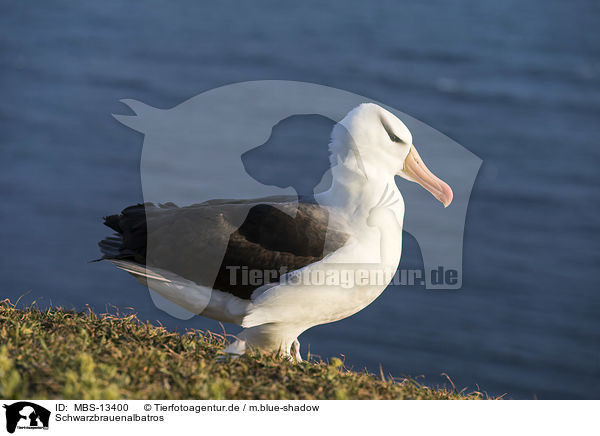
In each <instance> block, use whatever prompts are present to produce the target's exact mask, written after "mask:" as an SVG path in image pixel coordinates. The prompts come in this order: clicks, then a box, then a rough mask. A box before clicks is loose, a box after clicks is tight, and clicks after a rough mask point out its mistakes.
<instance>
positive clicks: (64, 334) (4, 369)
mask: <svg viewBox="0 0 600 436" xmlns="http://www.w3.org/2000/svg"><path fill="white" fill-rule="evenodd" d="M225 342H226V339H225V338H224V337H223V336H221V335H216V334H214V333H210V332H202V331H199V330H191V331H187V332H186V333H184V334H180V333H176V332H169V331H168V330H166V329H165V328H162V327H156V326H154V325H152V324H150V323H142V322H141V321H139V320H138V319H137V317H136V316H135V315H132V314H129V315H120V314H118V313H117V314H103V315H100V316H98V315H96V314H94V313H93V312H91V311H87V312H73V311H66V310H63V309H60V308H53V309H46V310H42V309H39V308H37V307H35V306H33V307H29V308H26V309H23V310H21V309H17V308H16V307H15V305H14V304H12V303H10V302H9V301H8V300H5V301H2V302H0V397H2V398H11V399H24V398H27V399H56V398H63V399H122V398H128V399H150V398H151V399H243V400H251V399H288V400H289V399H481V398H485V395H483V394H481V393H478V392H473V393H468V394H466V393H464V392H457V391H450V390H447V389H431V388H429V387H426V386H422V385H421V384H419V383H417V382H415V381H414V380H410V379H403V380H399V381H397V380H393V379H391V378H387V379H386V378H385V377H384V376H383V375H382V376H379V377H376V376H374V375H372V374H368V373H366V372H362V373H357V372H353V371H350V370H347V369H346V368H344V366H343V363H342V361H341V360H340V359H337V358H332V359H330V360H329V362H322V361H315V360H314V359H311V361H308V362H302V363H299V364H297V363H293V362H289V361H287V360H284V359H281V358H278V357H277V356H273V355H270V354H265V353H260V352H257V351H252V352H251V353H250V354H249V355H246V356H242V357H240V358H238V359H233V360H232V359H226V360H219V359H218V357H219V356H220V355H221V352H220V351H221V350H222V349H223V347H224V344H225Z"/></svg>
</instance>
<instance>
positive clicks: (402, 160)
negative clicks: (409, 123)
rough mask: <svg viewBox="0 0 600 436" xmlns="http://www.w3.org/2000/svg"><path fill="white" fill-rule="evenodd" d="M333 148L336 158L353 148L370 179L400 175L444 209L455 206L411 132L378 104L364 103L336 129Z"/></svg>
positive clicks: (356, 162) (443, 183)
mask: <svg viewBox="0 0 600 436" xmlns="http://www.w3.org/2000/svg"><path fill="white" fill-rule="evenodd" d="M330 148H331V151H332V153H333V154H334V155H335V154H336V153H337V154H338V155H339V154H340V153H341V152H342V148H346V149H348V148H349V149H350V150H351V151H352V152H353V153H352V154H353V156H352V157H351V159H352V160H353V161H354V160H355V162H354V164H355V165H356V167H358V169H360V170H361V171H362V172H364V173H365V174H366V176H367V178H369V177H372V176H384V177H385V176H388V175H389V176H393V175H398V176H400V177H403V178H404V179H406V180H410V181H411V182H416V183H418V184H419V185H421V186H422V187H423V188H425V189H426V190H428V191H429V192H430V193H431V194H432V195H433V196H434V197H435V198H437V199H438V200H439V201H441V202H442V204H443V205H444V207H447V206H448V205H449V204H450V203H451V202H452V197H453V194H452V189H451V188H450V186H448V184H447V183H445V182H444V181H442V180H440V179H439V178H438V177H436V176H435V175H434V174H433V173H432V172H431V171H429V169H428V168H427V166H425V164H424V163H423V160H422V159H421V157H420V156H419V153H418V152H417V149H416V148H415V146H414V145H413V138H412V134H411V133H410V130H408V128H407V127H406V126H405V125H404V123H403V122H402V121H401V120H400V119H398V117H396V116H395V115H393V114H392V113H391V112H389V111H387V110H385V109H383V108H382V107H380V106H378V105H376V104H373V103H363V104H361V105H360V106H357V107H356V108H354V109H353V110H351V111H350V112H349V113H348V114H347V115H346V116H345V117H344V119H343V120H341V121H340V122H339V123H338V124H337V125H336V127H335V128H334V129H333V132H332V142H331V145H330Z"/></svg>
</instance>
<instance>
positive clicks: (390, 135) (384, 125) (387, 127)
mask: <svg viewBox="0 0 600 436" xmlns="http://www.w3.org/2000/svg"><path fill="white" fill-rule="evenodd" d="M381 124H382V125H383V128H384V129H385V131H386V133H387V134H388V136H389V137H390V141H392V142H397V143H398V144H406V142H404V141H403V140H402V139H400V138H398V136H396V135H395V134H394V132H392V129H391V128H390V126H389V125H388V123H386V122H385V120H384V119H383V118H381Z"/></svg>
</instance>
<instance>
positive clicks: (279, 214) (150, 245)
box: [99, 197, 348, 299]
mask: <svg viewBox="0 0 600 436" xmlns="http://www.w3.org/2000/svg"><path fill="white" fill-rule="evenodd" d="M294 200H295V199H291V198H290V197H269V198H263V199H257V200H211V201H208V202H205V203H201V204H196V205H192V206H187V207H177V206H176V205H174V204H172V203H169V204H165V205H158V206H156V205H154V204H151V203H146V204H144V205H141V204H140V205H137V206H131V207H128V208H126V209H125V210H123V212H121V214H120V215H112V216H109V217H107V218H106V219H105V224H106V225H107V226H108V227H110V228H112V229H113V230H115V231H116V232H117V233H116V235H114V236H110V237H108V238H106V239H104V240H102V241H101V242H100V243H99V245H100V249H101V250H102V253H103V255H104V256H103V258H104V259H110V260H115V259H118V260H123V261H129V262H135V263H137V264H141V265H147V266H148V267H149V268H151V267H158V268H161V269H163V270H168V271H170V272H173V273H175V274H177V275H179V276H181V277H183V278H185V279H188V280H191V281H193V282H195V283H197V284H199V285H203V286H207V287H211V288H213V289H218V290H221V291H224V292H228V293H230V294H233V295H235V296H237V297H239V298H243V299H250V296H251V295H252V292H253V291H254V290H255V289H256V288H257V287H259V286H262V285H263V284H266V283H269V282H276V281H278V280H279V277H280V275H281V274H285V273H286V272H289V271H293V270H296V269H299V268H302V267H304V266H306V265H309V264H311V263H313V262H317V261H319V260H321V259H322V258H323V257H325V256H326V255H327V254H329V253H331V252H332V251H335V250H336V249H338V248H339V247H341V246H342V245H344V243H345V242H346V240H347V239H348V235H347V234H346V233H343V232H340V231H335V230H333V229H329V228H328V224H329V212H328V211H327V210H326V209H324V208H323V207H321V206H319V205H318V204H314V203H303V202H299V203H297V207H298V208H297V213H296V214H295V216H290V214H292V213H293V212H294V211H295V208H296V202H295V201H294ZM282 209H283V210H286V211H288V212H289V213H290V214H288V213H285V212H283V211H282ZM243 217H245V219H243ZM240 223H241V224H240ZM251 271H256V272H251Z"/></svg>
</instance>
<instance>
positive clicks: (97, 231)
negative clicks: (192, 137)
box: [0, 0, 600, 398]
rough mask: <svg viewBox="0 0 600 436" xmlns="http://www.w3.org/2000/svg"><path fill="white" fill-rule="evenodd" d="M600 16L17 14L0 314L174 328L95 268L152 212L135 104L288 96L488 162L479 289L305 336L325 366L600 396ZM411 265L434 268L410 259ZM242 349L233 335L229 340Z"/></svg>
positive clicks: (380, 303)
mask: <svg viewBox="0 0 600 436" xmlns="http://www.w3.org/2000/svg"><path fill="white" fill-rule="evenodd" d="M599 24H600V4H598V3H597V2H594V1H592V0H576V1H573V2H560V1H557V0H551V1H542V0H537V1H531V2H527V3H524V2H519V1H516V0H509V1H505V2H492V1H474V0H472V1H470V0H469V1H468V0H461V1H457V2H453V3H452V4H451V5H450V4H449V3H447V2H442V1H439V0H438V1H432V2H427V3H426V4H425V3H419V4H416V3H415V4H413V3H408V2H391V1H390V2H388V3H383V4H379V5H377V6H375V5H370V4H368V3H365V2H358V1H349V2H344V3H341V2H340V3H339V4H323V3H320V2H313V1H307V2H297V3H296V4H293V5H285V4H284V3H282V2H275V1H273V2H260V3H252V4H241V5H240V4H235V5H234V4H233V3H230V2H227V1H225V2H220V3H218V4H211V5H198V4H197V3H196V2H192V1H185V2H179V3H178V4H177V5H174V4H172V3H170V2H166V1H158V0H154V1H149V2H145V3H144V5H143V6H142V5H141V4H140V5H134V4H121V3H120V2H116V1H112V0H110V1H105V2H93V3H87V4H83V3H81V4H80V3H72V2H66V1H65V2H60V1H59V2H53V3H52V4H50V3H45V2H37V3H28V4H24V3H22V2H17V1H5V2H3V3H2V5H1V6H0V91H1V93H0V95H1V96H2V98H1V99H0V204H1V207H0V248H1V250H2V251H1V253H2V255H1V260H0V277H2V286H1V289H2V295H1V297H2V298H5V297H6V298H11V299H12V300H13V301H14V300H16V299H17V298H19V296H21V295H23V294H26V296H25V297H24V298H23V301H25V302H30V301H32V300H38V302H39V304H40V305H47V304H51V303H52V304H54V305H62V306H66V307H74V308H77V309H81V308H83V307H85V305H90V306H91V307H92V308H94V309H95V310H97V311H104V310H106V309H107V308H110V307H111V306H113V305H115V306H117V307H119V308H121V309H125V308H127V307H132V308H134V309H135V311H136V312H137V313H138V315H139V316H140V318H142V319H149V320H152V321H156V322H161V323H162V324H163V325H166V326H168V327H169V328H178V329H185V328H192V327H193V328H201V329H205V328H210V329H215V330H217V331H220V329H221V327H220V326H219V325H218V323H216V322H213V321H210V320H205V319H202V318H199V317H196V318H193V319H192V320H189V321H181V320H177V319H173V318H171V317H169V316H167V315H166V314H164V313H162V312H160V311H159V310H158V309H156V308H155V307H154V305H153V304H152V303H151V301H150V299H149V297H148V295H147V291H145V290H144V288H142V287H141V286H139V285H137V284H136V283H135V281H134V280H133V279H132V278H131V277H129V276H128V275H126V274H124V273H121V272H118V271H116V270H115V269H114V268H113V267H112V266H111V265H108V264H102V263H93V264H90V263H87V261H88V260H90V259H95V258H97V257H98V250H97V247H96V243H97V241H98V240H100V239H101V238H103V237H104V236H105V235H107V234H108V233H109V231H108V229H106V228H104V227H103V226H102V224H101V217H102V216H104V215H107V214H110V213H115V212H118V211H120V210H121V209H122V208H124V207H125V206H127V205H130V204H134V203H136V202H139V201H141V200H142V192H141V184H140V175H139V160H140V153H141V147H142V142H143V138H142V136H141V135H140V134H139V133H136V132H134V131H132V130H130V129H128V128H126V127H124V126H123V125H120V124H119V123H118V122H117V121H116V120H114V119H113V118H112V117H111V115H110V114H111V113H126V110H124V107H123V106H122V104H121V103H119V100H120V99H123V98H133V99H136V100H140V101H144V102H146V103H148V104H150V105H152V106H155V107H160V108H169V107H172V106H174V105H176V104H179V103H181V102H182V101H184V100H186V99H188V98H190V97H192V96H194V95H196V94H198V93H200V92H202V91H205V90H209V89H212V88H215V87H217V86H222V85H225V84H228V83H233V82H239V81H247V80H262V79H285V80H298V81H307V82H315V83H319V84H323V85H329V86H333V87H336V88H342V89H346V90H349V91H352V92H355V93H357V94H361V95H365V96H368V97H370V98H373V99H375V100H379V101H382V102H384V103H386V104H388V105H390V106H393V107H395V108H398V109H400V110H402V111H404V112H406V113H408V114H410V115H412V116H414V117H416V118H418V119H420V120H422V121H424V122H426V123H427V124H429V125H431V126H433V127H435V128H436V129H437V130H439V131H441V132H443V133H445V134H446V135H448V136H449V137H451V138H453V139H454V140H456V141H457V142H459V143H460V144H462V145H464V146H465V147H467V148H468V149H470V150H471V151H472V152H473V153H475V154H477V155H478V156H479V157H481V158H482V159H483V166H482V168H481V171H480V173H479V176H478V178H477V180H476V183H475V186H474V189H473V194H472V198H471V201H470V204H469V210H468V214H467V226H466V230H465V246H464V274H463V284H464V286H463V289H462V290H460V291H425V290H424V289H423V288H422V287H417V286H415V287H402V288H390V289H388V290H387V291H386V292H385V293H384V294H383V295H382V296H381V297H380V298H379V299H378V300H377V301H376V302H375V303H373V304H372V305H371V306H369V307H368V308H367V309H365V310H364V311H362V312H360V313H359V314H357V315H355V316H353V317H351V318H349V319H346V320H344V321H341V322H338V323H335V324H331V325H326V326H320V327H316V328H314V329H312V330H310V331H308V332H307V333H305V334H304V335H303V336H302V337H301V342H302V344H303V352H304V353H306V351H307V349H308V346H310V351H311V353H313V354H317V355H320V356H323V357H330V356H338V355H340V354H343V355H344V356H346V363H347V365H348V366H353V367H354V368H355V369H362V368H363V367H365V366H366V367H367V368H369V369H370V370H372V371H377V372H378V371H379V365H380V364H381V365H382V367H383V370H384V372H387V373H391V374H392V375H394V376H402V375H411V376H413V377H414V376H421V375H422V376H424V381H425V382H426V383H428V384H431V385H438V384H443V383H445V380H446V379H445V378H444V377H443V376H442V375H441V374H442V373H447V374H448V375H449V376H450V377H451V378H452V380H453V382H454V383H455V384H456V385H457V386H458V387H460V388H462V387H469V388H470V389H476V388H477V387H479V388H480V389H481V390H485V391H487V392H489V393H491V394H502V393H507V394H508V397H510V398H534V397H535V398H595V397H596V398H597V395H598V394H597V392H598V388H599V387H600V350H599V344H600V317H599V315H600V292H599V291H598V290H599V289H600V286H599V285H600V278H599V276H598V274H599V267H600V245H599V244H598V234H599V231H600V225H599V220H598V216H599V215H600V202H599V201H598V188H599V186H600V172H599V171H598V167H599V164H600V147H599V144H600V141H599V140H600V124H599V123H598V119H599V116H600V86H599V85H600V39H599V38H598V36H597V31H596V29H597V28H598V26H599ZM404 244H405V246H404V256H403V260H402V265H403V266H410V265H418V264H419V261H420V260H419V251H418V246H417V245H416V242H415V241H414V240H412V239H411V238H410V237H409V238H406V240H405V242H404ZM227 328H228V332H229V333H236V332H237V330H236V329H235V328H233V327H229V326H228V327H227Z"/></svg>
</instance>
